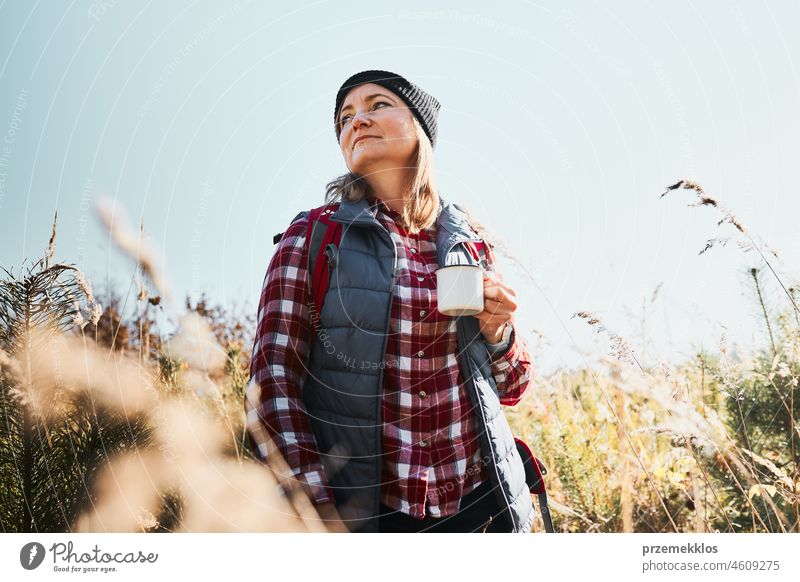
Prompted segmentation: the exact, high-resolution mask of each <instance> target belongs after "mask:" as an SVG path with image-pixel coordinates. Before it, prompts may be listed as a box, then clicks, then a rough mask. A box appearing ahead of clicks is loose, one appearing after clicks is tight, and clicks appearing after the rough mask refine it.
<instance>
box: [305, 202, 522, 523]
mask: <svg viewBox="0 0 800 582" xmlns="http://www.w3.org/2000/svg"><path fill="white" fill-rule="evenodd" d="M440 199H441V197H440ZM441 204H442V205H441V207H440V210H441V212H440V214H439V217H438V219H437V225H438V228H437V235H436V245H437V253H438V260H439V265H442V266H446V265H454V264H475V260H474V258H473V257H472V255H471V254H470V253H469V252H467V251H466V249H465V248H464V247H463V245H461V244H460V243H463V242H465V241H479V240H480V238H479V237H478V236H477V234H476V233H475V231H474V230H473V229H472V228H471V227H470V226H469V225H468V223H467V218H466V215H465V214H464V212H463V211H462V210H461V209H460V208H459V207H458V206H456V205H455V204H452V203H447V202H445V201H444V200H443V199H441ZM302 214H304V213H300V214H299V215H298V217H299V216H301V215H302ZM331 220H333V221H337V222H341V223H342V225H343V228H342V238H341V243H340V245H339V248H338V251H337V252H336V253H335V256H334V257H333V259H334V260H333V262H332V264H331V265H330V267H329V268H330V269H331V271H330V283H329V286H328V291H327V293H326V295H325V301H324V303H323V308H322V311H321V312H320V313H319V318H320V322H319V323H320V327H319V331H318V333H317V337H316V338H315V341H314V342H313V347H312V350H311V358H310V362H309V374H308V379H307V380H306V383H305V385H304V387H303V402H304V403H305V406H306V409H307V411H308V416H309V419H310V422H311V427H312V430H313V432H314V436H315V437H316V441H317V445H318V447H319V450H320V454H321V456H322V463H323V466H324V468H325V472H326V475H327V477H328V480H329V482H330V485H331V488H332V489H333V491H334V495H335V497H336V507H337V510H338V512H339V515H340V516H341V518H342V520H343V521H344V523H345V524H346V526H347V527H348V529H349V530H350V531H353V532H376V531H378V512H379V510H378V506H379V503H380V491H381V466H382V457H381V441H382V430H381V394H382V387H383V372H384V367H385V364H384V355H385V353H386V343H387V338H388V334H389V318H390V315H391V304H392V295H393V290H394V286H395V280H396V276H397V272H396V271H397V252H396V248H395V243H394V242H393V240H392V239H391V237H390V235H389V232H388V231H387V230H386V228H385V227H384V226H383V225H381V224H380V223H379V222H378V220H377V219H376V218H375V217H374V216H373V215H372V213H371V212H370V209H369V207H368V202H367V200H366V199H364V200H362V201H360V202H357V203H351V202H347V201H344V200H343V201H342V202H341V203H340V206H339V209H338V210H337V211H335V212H334V213H333V214H332V215H331ZM457 330H458V333H457V335H458V353H459V356H458V360H459V366H460V369H461V372H462V374H461V375H462V377H463V378H464V379H465V381H466V387H465V388H466V390H467V391H468V392H469V396H470V399H471V402H472V405H473V409H474V411H475V414H476V416H477V421H478V427H479V432H480V441H479V442H480V447H481V455H482V458H484V459H486V468H487V471H488V474H489V476H490V479H491V482H492V484H493V485H495V486H497V485H499V487H496V488H495V492H496V495H497V499H498V502H499V506H500V507H502V508H505V510H506V517H507V518H508V519H509V521H510V523H511V524H513V531H515V532H529V531H530V530H531V523H532V521H533V517H534V508H533V504H532V502H531V494H530V491H529V489H528V486H527V485H526V483H525V470H524V466H523V464H522V459H521V458H520V456H519V453H518V452H517V448H516V446H515V443H514V438H513V436H512V434H511V429H510V428H509V425H508V422H507V420H506V417H505V414H504V413H503V411H502V409H501V406H500V400H499V397H498V393H497V386H496V384H495V381H494V378H493V376H492V371H491V362H490V358H489V352H488V350H487V348H486V344H485V342H484V340H483V336H482V335H481V333H480V328H479V322H478V320H477V319H475V318H474V317H472V316H463V317H458V318H457Z"/></svg>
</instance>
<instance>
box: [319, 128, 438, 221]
mask: <svg viewBox="0 0 800 582" xmlns="http://www.w3.org/2000/svg"><path fill="white" fill-rule="evenodd" d="M411 118H412V121H413V122H414V129H415V131H416V134H417V162H416V169H417V171H416V173H415V174H414V178H413V180H412V181H411V185H410V187H411V196H409V197H408V198H406V199H405V203H404V204H403V209H402V211H401V213H400V215H401V216H402V218H403V222H404V223H405V228H406V230H408V231H409V233H411V234H417V233H418V232H419V231H421V230H424V229H426V228H430V227H431V226H432V225H433V224H434V222H436V218H437V217H438V216H439V192H438V190H437V188H436V184H435V182H434V177H433V147H432V146H431V142H430V140H429V139H428V136H427V135H426V134H425V131H424V130H423V129H422V126H421V125H420V124H419V121H417V118H416V117H415V116H413V115H412V116H411ZM369 193H370V190H369V184H367V181H366V180H365V179H364V178H363V177H362V176H359V175H358V174H355V173H353V172H348V173H346V174H342V175H341V176H339V177H338V178H335V179H333V180H331V181H330V182H328V184H327V185H326V187H325V204H331V203H333V202H338V201H340V200H346V201H348V202H360V201H361V200H363V199H364V198H366V197H367V195H368V194H369Z"/></svg>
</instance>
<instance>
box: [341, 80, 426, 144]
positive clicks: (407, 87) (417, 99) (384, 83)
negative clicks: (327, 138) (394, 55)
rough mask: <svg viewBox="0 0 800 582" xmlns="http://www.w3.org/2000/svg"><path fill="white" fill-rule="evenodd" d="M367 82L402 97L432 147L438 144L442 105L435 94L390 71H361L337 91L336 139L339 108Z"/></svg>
mask: <svg viewBox="0 0 800 582" xmlns="http://www.w3.org/2000/svg"><path fill="white" fill-rule="evenodd" d="M365 83H375V84H376V85H380V86H381V87H384V88H386V89H388V90H389V91H391V92H392V93H395V94H396V95H397V96H398V97H400V99H402V100H403V101H404V102H405V103H406V105H408V107H409V109H410V110H411V113H413V114H414V117H416V118H417V121H419V124H420V125H421V126H422V129H423V130H424V131H425V135H427V136H428V139H430V140H431V147H433V146H435V145H436V120H437V118H438V117H439V109H440V108H441V105H440V104H439V102H438V101H437V100H436V98H434V97H433V95H429V94H428V93H426V92H425V91H423V90H422V89H420V88H419V87H417V86H416V85H415V84H414V83H412V82H411V81H409V80H408V79H405V78H404V77H401V76H400V75H398V74H397V73H392V72H389V71H361V72H360V73H356V74H355V75H353V76H352V77H350V78H349V79H347V80H346V81H345V82H344V83H343V84H342V86H341V88H340V89H339V92H338V93H336V109H335V110H334V112H333V127H334V130H335V131H336V141H339V126H338V124H337V123H336V121H337V119H338V118H339V110H340V109H341V108H342V103H343V102H344V98H345V97H346V96H347V94H348V93H349V92H350V90H351V89H352V88H354V87H357V86H358V85H364V84H365Z"/></svg>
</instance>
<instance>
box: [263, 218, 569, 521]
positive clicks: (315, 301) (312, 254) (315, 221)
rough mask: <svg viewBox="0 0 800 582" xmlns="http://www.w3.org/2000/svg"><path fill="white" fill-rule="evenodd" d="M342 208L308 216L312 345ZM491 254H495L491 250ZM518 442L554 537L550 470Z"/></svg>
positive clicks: (480, 246) (482, 255)
mask: <svg viewBox="0 0 800 582" xmlns="http://www.w3.org/2000/svg"><path fill="white" fill-rule="evenodd" d="M338 208H339V204H338V203H334V204H330V205H326V206H319V207H317V208H312V209H311V210H310V211H309V213H308V229H307V231H306V244H307V245H308V281H309V286H310V291H311V301H310V304H309V306H308V307H309V314H310V315H311V323H312V325H313V327H314V332H315V333H313V334H312V337H311V342H313V341H314V338H315V337H316V336H317V333H318V332H319V314H320V313H321V312H322V304H323V302H324V300H325V293H326V292H327V290H328V284H329V282H330V275H331V271H332V270H333V269H334V268H335V267H336V259H337V249H338V248H339V243H340V242H341V240H342V223H341V222H334V221H332V220H331V214H333V213H334V212H336V210H338ZM282 237H283V232H279V233H278V234H276V235H275V236H274V237H272V242H273V244H278V242H280V240H281V238H282ZM465 246H466V248H467V250H468V252H469V253H470V254H471V255H472V257H473V258H474V259H475V260H476V261H478V262H479V263H480V262H485V261H486V255H487V246H486V243H484V242H483V241H481V242H468V243H465ZM488 252H491V250H489V251H488ZM326 263H327V265H326ZM514 442H515V443H516V445H517V452H518V453H519V456H520V457H521V458H522V464H523V466H524V468H525V483H526V484H527V485H528V488H529V489H530V492H531V493H533V494H535V495H536V496H537V498H538V499H539V509H540V511H541V514H542V520H543V521H544V526H545V531H547V532H548V533H554V532H555V530H554V529H553V522H552V519H551V517H550V508H549V506H548V504H547V490H546V489H545V483H544V475H546V474H547V467H545V465H544V463H542V462H541V461H540V460H539V459H537V458H536V457H535V456H534V455H533V453H532V452H531V449H530V447H528V445H527V444H526V443H525V441H523V440H522V439H521V438H518V437H514Z"/></svg>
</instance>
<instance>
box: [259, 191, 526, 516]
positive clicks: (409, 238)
mask: <svg viewBox="0 0 800 582" xmlns="http://www.w3.org/2000/svg"><path fill="white" fill-rule="evenodd" d="M369 201H370V205H371V210H372V212H373V213H375V216H376V218H377V219H378V221H379V222H380V223H381V224H382V225H383V226H384V227H386V229H387V230H388V232H389V233H390V235H391V238H392V240H394V242H395V245H396V248H397V270H398V277H397V279H396V287H395V292H394V296H393V299H392V314H391V319H390V329H389V338H388V342H387V346H386V354H385V356H384V362H385V364H386V367H385V372H384V386H383V404H382V415H383V418H382V421H383V443H382V447H383V470H382V486H381V502H382V503H384V504H385V505H388V506H389V507H392V508H395V509H399V510H400V511H402V512H404V513H407V514H409V515H411V516H413V517H417V518H422V517H424V516H425V515H426V514H430V515H432V516H435V517H439V516H447V515H452V514H454V513H456V512H457V511H458V508H459V507H458V506H459V500H460V499H461V497H462V496H463V495H466V494H467V493H469V492H470V491H472V490H473V489H474V488H475V487H477V486H478V485H480V484H481V483H482V482H483V481H485V480H487V479H488V474H487V467H488V459H487V458H485V457H484V458H482V451H481V449H480V447H479V443H478V422H477V418H476V415H475V413H474V412H473V409H472V404H471V402H470V399H469V395H468V394H467V392H466V389H465V387H464V381H463V377H462V374H461V370H460V369H459V365H458V361H457V359H456V356H457V354H458V348H457V339H456V319H455V318H454V317H450V316H445V315H442V314H441V313H439V311H438V310H437V309H436V274H435V272H436V269H437V268H438V260H437V253H436V228H437V227H436V226H435V225H434V226H432V227H431V228H429V229H426V230H423V231H421V232H420V233H418V234H416V235H411V234H409V233H408V232H407V231H406V230H405V229H403V228H402V227H401V226H399V225H400V224H402V220H400V217H399V215H398V214H397V213H395V212H394V211H392V210H391V209H389V208H388V207H386V206H385V205H384V204H383V203H382V202H380V201H378V200H377V199H375V198H373V197H370V198H369ZM307 226H308V222H307V219H306V218H299V219H298V220H296V221H295V222H293V223H292V224H291V225H290V226H289V228H288V229H287V230H286V232H285V233H284V234H283V237H282V238H281V241H280V243H279V244H278V248H277V250H276V252H275V255H274V256H273V257H272V260H271V261H270V265H269V268H268V270H267V274H266V277H265V279H264V285H263V289H262V293H261V300H260V304H259V310H258V328H257V332H256V340H255V345H254V348H253V358H252V363H251V370H250V371H251V383H250V387H249V388H248V390H249V391H250V394H251V398H252V399H253V401H254V402H257V403H258V407H257V409H255V410H248V411H247V412H248V414H247V423H248V425H252V424H253V423H259V422H260V423H261V425H262V427H264V428H266V430H267V432H268V434H269V435H270V436H271V437H272V439H273V440H274V441H275V443H276V445H277V446H278V448H279V449H280V451H281V453H282V454H283V455H284V457H285V458H286V460H287V462H288V464H289V466H290V467H291V469H292V471H293V472H294V474H295V476H296V478H297V479H299V480H301V481H302V482H304V483H305V484H307V485H308V486H309V488H310V490H311V492H312V496H313V501H314V503H317V504H318V503H322V502H326V501H333V500H334V497H333V492H332V491H331V489H330V487H329V486H328V481H327V478H326V476H325V474H324V469H323V467H322V464H321V462H320V459H319V450H318V448H317V445H316V442H315V439H314V436H313V433H312V431H311V427H310V424H309V419H308V416H307V414H306V410H305V406H304V405H303V401H302V397H301V394H302V388H303V384H304V382H305V379H306V377H307V374H308V370H307V365H306V362H307V361H308V358H309V350H310V346H309V339H310V337H311V333H312V328H311V320H310V318H309V314H308V309H307V305H308V301H309V298H310V295H309V290H308V284H307V272H308V271H307V252H308V251H307V248H306V244H305V239H306V228H307ZM486 248H487V251H486V252H487V261H488V262H489V265H491V266H493V265H494V256H493V254H492V251H491V249H489V248H488V246H487V247H486ZM513 337H514V339H513V341H512V342H511V345H510V346H509V347H508V349H507V350H506V351H505V352H502V353H498V354H496V355H495V356H493V360H492V373H493V376H494V379H495V381H496V383H497V388H498V392H499V393H500V402H501V404H504V405H507V406H513V405H515V404H516V403H517V402H519V400H520V399H521V398H522V395H523V393H524V392H525V389H526V388H527V386H528V384H529V382H530V380H531V378H532V371H533V368H532V365H531V361H530V356H529V353H528V349H527V346H526V344H525V341H524V340H523V339H522V338H521V337H519V336H518V335H517V334H516V333H514V335H513ZM259 386H260V387H261V388H260V390H259ZM426 500H427V502H428V504H427V506H426Z"/></svg>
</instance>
